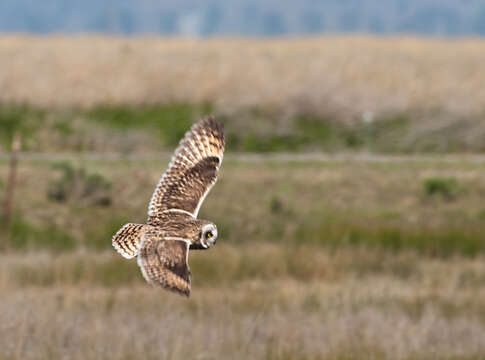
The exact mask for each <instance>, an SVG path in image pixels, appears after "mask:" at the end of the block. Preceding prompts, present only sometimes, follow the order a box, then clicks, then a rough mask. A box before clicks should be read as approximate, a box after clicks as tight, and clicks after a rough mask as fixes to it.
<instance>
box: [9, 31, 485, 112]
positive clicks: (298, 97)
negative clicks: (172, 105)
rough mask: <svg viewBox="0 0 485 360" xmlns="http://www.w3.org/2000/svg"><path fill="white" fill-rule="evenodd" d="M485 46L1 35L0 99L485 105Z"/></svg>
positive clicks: (317, 106) (373, 107)
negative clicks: (484, 64)
mask: <svg viewBox="0 0 485 360" xmlns="http://www.w3.org/2000/svg"><path fill="white" fill-rule="evenodd" d="M484 58H485V41H484V40H478V39H453V40H451V39H449V40H447V39H417V38H405V37H386V38H375V37H363V36H352V37H348V36H338V37H337V36H336V37H321V38H295V39H283V40H256V39H214V40H195V39H164V38H150V37H144V38H120V37H112V38H108V37H100V36H76V37H66V36H54V37H28V36H2V37H0V69H2V71H0V88H1V89H2V91H1V92H0V101H1V102H12V101H13V102H26V103H29V104H34V105H41V106H51V105H55V106H63V107H64V106H69V105H75V106H77V105H80V106H89V105H92V104H96V103H105V102H109V103H111V102H113V103H133V104H139V103H156V102H163V103H167V102H171V101H187V102H190V103H198V102H203V101H209V102H212V103H214V104H216V105H218V107H219V109H222V110H223V109H228V108H229V109H238V108H240V107H243V106H253V105H256V106H259V105H261V106H274V107H277V108H283V109H285V110H287V111H289V112H292V111H302V110H303V111H305V110H306V111H308V110H310V111H317V112H319V113H332V112H339V114H340V115H341V116H340V117H341V118H350V117H352V116H355V115H359V116H360V115H361V114H362V113H364V112H367V111H370V112H374V113H382V112H385V111H394V112H395V111H405V110H408V109H417V110H420V109H425V110H430V109H441V110H443V111H445V112H448V113H451V114H459V115H469V114H478V113H481V112H482V111H483V110H484V105H483V104H485V90H484V87H483V84H484V83H485V67H484V66H483V59H484Z"/></svg>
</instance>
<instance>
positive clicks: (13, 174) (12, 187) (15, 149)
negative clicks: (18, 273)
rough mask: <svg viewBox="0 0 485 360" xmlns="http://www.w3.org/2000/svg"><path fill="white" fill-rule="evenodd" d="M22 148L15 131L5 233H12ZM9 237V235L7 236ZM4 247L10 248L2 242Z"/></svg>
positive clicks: (4, 204) (8, 182) (7, 190)
mask: <svg viewBox="0 0 485 360" xmlns="http://www.w3.org/2000/svg"><path fill="white" fill-rule="evenodd" d="M20 148H21V138H20V134H19V133H15V134H14V136H13V139H12V152H11V154H10V166H9V170H8V179H7V186H6V187H5V200H4V203H3V226H4V229H5V233H7V234H9V233H10V220H11V218H12V206H13V195H14V191H15V185H16V181H17V163H18V155H19V151H20ZM6 239H8V237H6ZM2 245H3V248H8V243H7V244H2Z"/></svg>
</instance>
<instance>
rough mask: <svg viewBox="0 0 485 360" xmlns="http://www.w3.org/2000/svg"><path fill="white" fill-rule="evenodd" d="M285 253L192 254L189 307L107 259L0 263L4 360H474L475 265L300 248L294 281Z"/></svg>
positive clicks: (267, 248) (482, 323) (478, 345)
mask: <svg viewBox="0 0 485 360" xmlns="http://www.w3.org/2000/svg"><path fill="white" fill-rule="evenodd" d="M228 255H229V256H228ZM288 255H289V254H288V252H287V251H286V250H285V249H284V248H283V247H281V246H276V245H261V244H254V245H251V246H242V247H234V246H233V245H225V244H222V245H221V246H219V244H218V245H217V246H216V247H215V248H214V249H211V250H210V251H208V252H198V253H195V252H193V253H192V254H191V256H190V262H191V266H192V271H193V274H194V289H193V295H192V297H191V298H190V299H188V300H186V299H184V298H181V297H179V296H177V295H174V294H169V293H167V292H162V291H161V290H159V289H151V288H150V287H149V286H148V285H146V284H144V283H143V280H142V279H141V275H140V274H139V271H138V268H137V265H136V263H135V261H127V260H124V259H121V257H119V256H118V255H117V254H114V253H113V252H110V253H106V252H103V253H94V252H82V253H79V252H76V253H73V254H65V255H60V256H53V255H50V254H47V253H40V254H22V255H10V256H2V257H1V262H0V264H1V266H0V289H1V295H0V296H1V304H0V335H1V336H0V358H1V359H63V358H69V359H99V358H103V359H135V358H143V359H182V358H197V359H224V358H228V357H230V358H234V359H248V358H251V359H271V360H276V359H278V360H280V359H281V360H282V359H430V360H431V359H477V360H478V359H482V358H483V356H484V354H485V306H484V303H483V298H484V296H485V265H484V264H485V262H484V258H483V257H482V256H481V257H479V258H476V259H475V260H470V259H465V258H461V257H456V258H454V259H453V260H452V261H449V260H448V261H443V260H436V259H435V260H433V259H429V258H423V257H420V256H417V255H416V254H415V253H413V252H403V253H401V254H391V253H387V254H386V253H382V252H371V251H368V250H356V249H354V250H352V251H349V250H339V251H336V252H329V251H327V250H324V249H322V248H301V249H300V250H299V252H296V253H293V258H299V259H300V260H296V262H299V263H298V264H294V265H298V266H299V267H301V268H302V269H301V271H302V273H300V276H298V272H299V271H300V270H296V272H295V273H293V274H291V272H284V271H282V270H281V266H282V265H283V266H284V262H282V259H288ZM227 256H228V257H227ZM305 256H308V258H307V259H308V260H309V262H305ZM221 261H222V262H221ZM283 261H284V260H283ZM314 265H316V266H317V268H316V269H315V270H314V272H313V276H303V273H305V272H306V273H307V274H309V273H308V272H310V273H312V271H311V270H310V269H309V267H312V266H314ZM234 266H236V267H238V266H239V270H238V271H234ZM305 267H306V269H305ZM123 268H124V269H125V271H120V270H121V269H123ZM235 274H238V276H234V275H235ZM244 274H245V275H247V276H244ZM239 275H240V276H239Z"/></svg>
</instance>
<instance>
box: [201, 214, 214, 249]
mask: <svg viewBox="0 0 485 360" xmlns="http://www.w3.org/2000/svg"><path fill="white" fill-rule="evenodd" d="M199 236H200V239H199V241H200V245H201V246H202V248H204V249H208V248H210V247H212V246H214V245H215V244H216V241H217V226H216V224H214V223H213V222H210V221H204V224H203V225H202V229H201V232H200V234H199Z"/></svg>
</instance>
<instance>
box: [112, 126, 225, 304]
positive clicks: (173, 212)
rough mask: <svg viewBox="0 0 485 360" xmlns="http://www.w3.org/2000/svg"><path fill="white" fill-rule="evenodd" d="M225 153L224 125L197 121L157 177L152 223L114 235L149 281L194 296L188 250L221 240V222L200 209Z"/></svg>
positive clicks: (121, 250)
mask: <svg viewBox="0 0 485 360" xmlns="http://www.w3.org/2000/svg"><path fill="white" fill-rule="evenodd" d="M223 152H224V130H223V128H222V126H221V125H220V124H218V123H217V122H216V120H215V119H214V118H213V117H208V118H205V119H202V120H200V121H199V122H197V123H195V124H194V125H193V126H192V128H191V129H190V130H189V131H188V132H187V133H186V134H185V137H184V138H183V139H182V140H181V141H180V144H179V146H178V148H177V150H175V154H174V155H173V157H172V160H171V161H170V164H169V165H168V169H167V171H165V173H164V174H163V176H162V178H161V179H160V181H159V182H158V185H157V187H156V189H155V191H154V193H153V195H152V198H151V200H150V205H149V207H148V219H147V223H146V224H132V223H129V224H126V225H124V226H123V227H122V228H121V229H120V230H119V231H118V232H117V233H116V234H115V235H114V236H113V239H112V243H113V247H114V248H115V249H116V250H117V251H118V252H119V253H120V254H121V255H122V256H124V257H125V258H127V259H131V258H133V257H135V256H138V265H139V266H140V268H141V272H142V274H143V276H144V277H145V279H146V280H147V281H148V282H149V283H150V284H153V285H159V286H161V287H163V288H165V289H167V290H170V291H174V292H177V293H179V294H181V295H185V296H189V295H190V269H189V265H188V255H189V249H201V250H202V249H208V248H210V247H211V246H213V245H214V244H215V243H216V240H217V227H216V225H215V224H214V223H213V222H211V221H208V220H201V219H197V214H198V213H199V209H200V206H201V204H202V202H203V201H204V199H205V197H206V195H207V193H208V192H209V190H210V189H211V188H212V186H213V185H214V184H215V182H216V180H217V175H218V172H219V168H220V166H221V163H222V157H223Z"/></svg>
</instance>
